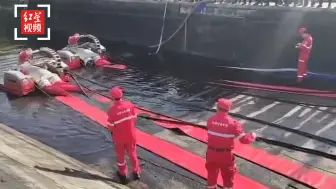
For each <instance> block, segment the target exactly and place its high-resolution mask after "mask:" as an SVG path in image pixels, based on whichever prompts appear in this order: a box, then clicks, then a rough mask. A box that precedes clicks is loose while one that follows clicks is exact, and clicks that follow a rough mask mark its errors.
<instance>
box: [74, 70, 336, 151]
mask: <svg viewBox="0 0 336 189" xmlns="http://www.w3.org/2000/svg"><path fill="white" fill-rule="evenodd" d="M75 75H76V76H77V77H81V76H78V75H77V74H75ZM81 78H83V77H81ZM83 79H85V80H87V81H89V82H92V83H94V84H97V85H98V84H99V83H97V82H94V81H92V80H90V79H87V78H83ZM99 86H101V87H104V88H106V89H108V87H106V86H104V85H102V84H99ZM165 101H166V102H170V103H174V104H177V105H181V104H179V103H175V102H171V101H168V100H165ZM189 106H192V107H194V108H198V109H200V110H205V111H210V112H215V110H213V109H210V108H204V107H199V106H196V105H190V104H189ZM155 113H156V112H155ZM156 114H158V115H162V116H165V117H169V116H166V115H163V114H160V113H156ZM229 115H231V116H234V117H238V118H240V119H244V120H248V121H252V122H255V123H260V124H263V125H267V126H270V127H274V128H277V129H281V130H285V131H288V132H291V133H295V134H298V135H301V136H305V137H307V138H311V139H314V140H317V141H320V142H323V143H326V144H330V145H333V146H336V141H335V140H331V139H328V138H323V137H320V136H317V135H313V134H310V133H307V132H304V131H300V130H296V129H292V128H289V127H286V126H283V125H280V124H277V123H272V122H268V121H264V120H260V119H256V118H252V117H247V116H244V115H242V114H237V113H232V112H230V113H229ZM169 118H171V117H169ZM173 119H175V118H173Z"/></svg>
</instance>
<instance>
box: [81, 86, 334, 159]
mask: <svg viewBox="0 0 336 189" xmlns="http://www.w3.org/2000/svg"><path fill="white" fill-rule="evenodd" d="M84 87H85V86H84ZM85 88H87V87H85ZM87 89H88V88H87ZM88 90H90V89H88ZM92 92H94V93H96V94H98V95H101V96H104V97H106V98H109V99H111V98H110V97H109V96H107V95H104V94H101V93H98V92H95V91H92ZM137 108H138V109H140V110H145V111H149V110H146V109H143V108H141V107H137ZM152 113H154V114H156V115H158V116H163V117H167V118H168V119H162V118H155V117H150V116H146V115H138V117H141V118H144V119H149V120H153V121H162V122H167V123H172V124H184V125H192V126H195V127H200V128H203V129H206V128H205V127H204V126H202V125H198V124H195V123H190V122H186V121H183V120H178V119H176V118H172V117H170V116H167V115H163V114H160V113H157V112H152ZM288 129H289V128H288ZM294 131H297V130H294ZM301 132H302V131H301ZM303 133H304V132H303ZM306 134H309V133H306ZM310 135H311V134H309V135H308V136H306V135H304V136H306V137H308V138H310ZM312 137H313V139H315V137H317V139H319V140H322V142H324V141H323V139H325V138H322V137H319V136H316V135H313V136H312ZM257 140H259V141H261V142H264V143H267V144H272V145H276V146H280V147H285V148H288V149H292V150H297V151H301V152H305V153H309V154H314V155H318V156H321V157H325V158H328V159H332V160H336V155H333V154H329V153H325V152H321V151H318V150H314V149H309V148H304V147H299V146H295V145H293V144H288V143H284V142H280V141H277V140H271V139H267V138H264V137H257ZM328 140H330V139H328ZM330 143H332V144H336V141H333V140H331V142H330Z"/></svg>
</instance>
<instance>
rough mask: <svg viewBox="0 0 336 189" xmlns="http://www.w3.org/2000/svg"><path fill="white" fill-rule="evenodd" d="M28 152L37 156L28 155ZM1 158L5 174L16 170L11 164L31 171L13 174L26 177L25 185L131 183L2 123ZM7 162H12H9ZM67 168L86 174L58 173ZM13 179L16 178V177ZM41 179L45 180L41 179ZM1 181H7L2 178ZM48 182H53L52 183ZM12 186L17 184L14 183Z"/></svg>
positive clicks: (113, 188)
mask: <svg viewBox="0 0 336 189" xmlns="http://www.w3.org/2000/svg"><path fill="white" fill-rule="evenodd" d="M30 152H31V153H30ZM29 153H30V154H29ZM43 153H44V154H43ZM29 156H31V157H34V158H29ZM48 156H49V157H48ZM53 157H54V158H53ZM39 158H41V159H40V160H39ZM0 162H1V164H2V167H1V168H0V172H6V173H5V175H10V176H11V174H13V173H8V172H7V171H6V170H12V171H13V170H14V168H13V169H12V167H17V168H18V169H17V168H15V170H19V172H22V173H29V174H28V175H21V174H15V175H12V176H13V177H19V178H17V179H18V180H19V179H20V180H24V181H23V183H26V184H25V185H26V188H34V189H35V188H36V189H39V188H43V186H45V185H44V184H45V183H47V185H48V188H49V189H53V188H62V189H68V188H69V189H70V188H83V189H91V188H92V189H95V188H100V189H129V187H126V186H124V185H120V184H117V183H115V182H113V181H110V180H108V179H107V178H111V176H107V175H105V174H103V173H101V172H99V171H97V170H95V169H94V168H92V167H90V166H88V165H86V164H84V163H82V162H80V161H78V160H75V159H74V158H71V157H69V156H67V155H65V154H62V153H61V152H59V151H57V150H55V149H53V148H51V147H49V146H47V145H45V144H43V143H41V142H39V141H37V140H35V139H33V138H31V137H29V136H26V135H24V134H22V133H20V132H18V131H16V130H14V129H12V128H10V127H9V126H7V125H4V124H2V123H0ZM6 162H12V163H8V164H7V163H6ZM48 164H49V165H50V167H49V166H48ZM41 165H42V166H41ZM11 166H12V167H11ZM36 167H42V169H38V168H36ZM55 167H56V168H55ZM43 168H45V170H48V169H50V170H54V171H55V172H53V171H45V170H43ZM65 168H68V169H69V170H70V171H71V170H72V171H73V170H75V171H81V174H85V177H81V176H72V175H67V174H62V173H57V172H62V171H63V170H65ZM9 172H11V171H9ZM14 172H15V171H14ZM70 173H71V172H70ZM30 174H31V175H30ZM0 175H3V174H0ZM90 175H92V178H90ZM93 177H101V178H106V180H100V179H99V178H98V179H97V178H93ZM13 180H14V182H16V181H15V179H13ZM39 181H42V182H41V183H38V182H39ZM1 182H6V181H3V180H1ZM17 182H20V181H17ZM35 182H37V183H35ZM49 184H50V185H51V186H49ZM1 185H2V183H0V188H2V187H1ZM21 185H22V181H21ZM28 185H30V186H28ZM11 188H18V187H17V186H15V187H12V186H11ZM19 188H22V187H19ZM23 188H25V187H23Z"/></svg>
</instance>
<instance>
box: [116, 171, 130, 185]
mask: <svg viewBox="0 0 336 189" xmlns="http://www.w3.org/2000/svg"><path fill="white" fill-rule="evenodd" d="M118 177H119V180H120V183H121V184H127V183H128V179H127V176H126V175H122V174H120V173H119V172H118Z"/></svg>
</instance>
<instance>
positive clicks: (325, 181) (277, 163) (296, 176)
mask: <svg viewBox="0 0 336 189" xmlns="http://www.w3.org/2000/svg"><path fill="white" fill-rule="evenodd" d="M93 98H94V99H96V100H97V101H100V102H102V103H109V102H110V101H111V100H110V99H109V98H108V97H107V96H105V95H104V96H103V95H100V94H99V95H95V96H93ZM137 112H138V113H140V114H147V115H149V116H150V117H147V118H149V119H151V120H153V121H154V122H155V123H156V124H158V125H159V126H161V127H164V128H167V129H179V130H180V131H182V132H183V133H185V134H186V135H188V136H190V137H192V138H194V139H197V140H199V141H202V142H204V143H207V131H206V128H205V127H202V126H196V127H195V124H192V123H187V122H183V121H181V120H177V119H174V118H171V117H169V116H165V115H162V114H159V113H156V112H153V111H150V110H146V109H144V108H141V107H137ZM141 117H143V118H146V117H144V116H141ZM234 154H235V155H237V156H239V157H241V158H243V159H245V160H248V161H250V162H253V163H255V164H258V165H260V166H262V167H264V168H267V169H269V170H272V171H274V172H276V173H278V174H281V175H283V176H285V177H288V178H290V179H293V180H295V181H297V182H300V183H302V184H305V185H308V186H312V187H314V188H319V189H329V188H330V189H331V188H333V186H335V184H336V178H335V177H332V176H329V175H327V174H324V173H322V172H320V171H317V170H312V169H309V168H306V167H304V165H302V164H298V163H296V162H294V161H291V160H289V159H285V158H284V157H280V156H276V155H273V154H270V153H268V152H267V151H265V150H262V149H259V148H255V147H253V146H251V145H242V144H240V143H239V142H238V141H235V149H234ZM332 159H334V160H336V157H335V156H334V157H332Z"/></svg>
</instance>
